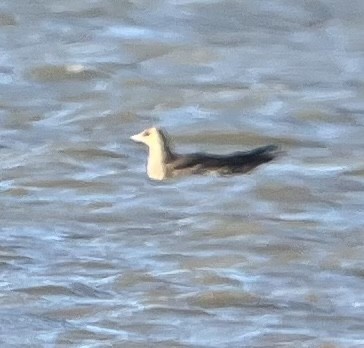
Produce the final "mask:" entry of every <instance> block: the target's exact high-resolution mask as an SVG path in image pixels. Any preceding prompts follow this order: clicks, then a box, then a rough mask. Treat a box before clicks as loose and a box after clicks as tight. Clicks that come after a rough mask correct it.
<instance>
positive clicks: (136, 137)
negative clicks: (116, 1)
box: [130, 132, 144, 143]
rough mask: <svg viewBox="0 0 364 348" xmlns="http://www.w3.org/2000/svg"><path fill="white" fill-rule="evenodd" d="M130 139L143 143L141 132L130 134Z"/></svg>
mask: <svg viewBox="0 0 364 348" xmlns="http://www.w3.org/2000/svg"><path fill="white" fill-rule="evenodd" d="M130 139H131V140H133V141H136V142H137V143H143V142H144V141H143V132H141V133H138V134H135V135H132V136H131V137H130Z"/></svg>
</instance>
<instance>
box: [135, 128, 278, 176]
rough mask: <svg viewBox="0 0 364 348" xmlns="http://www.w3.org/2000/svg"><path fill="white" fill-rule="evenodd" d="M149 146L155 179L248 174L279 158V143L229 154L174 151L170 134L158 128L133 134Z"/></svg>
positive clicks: (150, 168)
mask: <svg viewBox="0 0 364 348" xmlns="http://www.w3.org/2000/svg"><path fill="white" fill-rule="evenodd" d="M131 139H132V140H134V141H137V142H142V143H144V144H146V145H148V147H149V156H148V164H147V173H148V176H149V177H150V178H151V179H154V180H163V179H166V178H170V177H176V176H181V175H189V174H206V173H217V174H220V175H233V174H243V173H247V172H249V171H250V170H252V169H254V168H255V167H257V166H259V165H260V164H263V163H266V162H269V161H271V160H273V159H274V158H275V157H276V154H277V150H278V148H277V146H275V145H268V146H263V147H259V148H256V149H254V150H251V151H246V152H241V151H239V152H234V153H231V154H229V155H215V154H206V153H193V154H186V155H182V154H176V153H174V152H172V150H171V148H170V146H169V141H168V138H167V137H166V135H165V134H164V133H163V132H162V131H161V130H160V129H157V128H150V129H147V130H145V131H143V132H141V133H139V134H137V135H134V136H132V137H131Z"/></svg>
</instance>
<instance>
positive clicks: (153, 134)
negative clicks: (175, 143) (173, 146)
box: [130, 127, 164, 148]
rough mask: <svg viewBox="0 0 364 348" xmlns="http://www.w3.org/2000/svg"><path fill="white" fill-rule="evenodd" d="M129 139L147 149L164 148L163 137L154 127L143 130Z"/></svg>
mask: <svg viewBox="0 0 364 348" xmlns="http://www.w3.org/2000/svg"><path fill="white" fill-rule="evenodd" d="M130 139H131V140H134V141H136V142H138V143H143V144H145V145H147V146H148V147H149V148H152V147H155V146H160V147H163V146H164V137H163V135H162V131H161V130H160V129H158V128H155V127H153V128H148V129H145V130H143V131H142V132H140V133H138V134H135V135H133V136H131V137H130Z"/></svg>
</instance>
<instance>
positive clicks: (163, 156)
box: [147, 143, 174, 180]
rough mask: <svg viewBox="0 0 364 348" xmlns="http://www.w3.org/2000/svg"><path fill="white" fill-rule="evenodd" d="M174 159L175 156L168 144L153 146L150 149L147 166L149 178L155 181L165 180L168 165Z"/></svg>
mask: <svg viewBox="0 0 364 348" xmlns="http://www.w3.org/2000/svg"><path fill="white" fill-rule="evenodd" d="M173 158H174V154H173V153H172V151H171V150H170V149H169V148H168V146H167V145H166V144H160V143H158V144H153V146H150V147H149V156H148V164H147V172H148V176H149V177H150V178H151V179H154V180H163V179H164V178H165V177H166V176H168V173H167V163H168V162H169V161H171V160H172V159H173Z"/></svg>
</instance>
